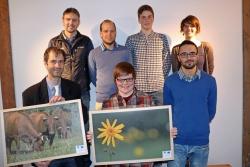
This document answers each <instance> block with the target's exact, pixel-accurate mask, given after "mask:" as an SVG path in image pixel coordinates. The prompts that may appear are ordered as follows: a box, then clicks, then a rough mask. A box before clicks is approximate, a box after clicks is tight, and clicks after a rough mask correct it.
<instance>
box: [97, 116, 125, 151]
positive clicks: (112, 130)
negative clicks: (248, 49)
mask: <svg viewBox="0 0 250 167" xmlns="http://www.w3.org/2000/svg"><path fill="white" fill-rule="evenodd" d="M116 122H117V119H115V120H114V122H113V123H112V125H111V124H110V122H109V119H106V123H104V122H102V126H103V128H98V130H99V131H100V132H101V133H100V134H99V135H98V136H97V138H98V139H100V138H104V139H103V140H102V144H105V143H107V146H109V144H110V143H112V146H113V147H115V139H118V140H121V141H122V140H124V136H122V135H121V134H120V133H121V132H122V129H123V128H124V127H125V125H124V124H122V123H121V124H119V125H117V126H116Z"/></svg>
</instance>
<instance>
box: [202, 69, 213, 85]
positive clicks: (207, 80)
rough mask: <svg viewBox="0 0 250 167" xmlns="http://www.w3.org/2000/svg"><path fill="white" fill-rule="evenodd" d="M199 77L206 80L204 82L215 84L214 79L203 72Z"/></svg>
mask: <svg viewBox="0 0 250 167" xmlns="http://www.w3.org/2000/svg"><path fill="white" fill-rule="evenodd" d="M201 77H203V78H204V79H205V80H206V81H205V82H210V83H212V84H216V80H215V78H214V77H213V76H212V75H209V74H207V73H206V72H204V71H201Z"/></svg>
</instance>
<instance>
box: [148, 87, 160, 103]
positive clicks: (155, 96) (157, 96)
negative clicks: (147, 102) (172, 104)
mask: <svg viewBox="0 0 250 167" xmlns="http://www.w3.org/2000/svg"><path fill="white" fill-rule="evenodd" d="M146 93H147V94H148V95H150V96H151V97H152V100H153V103H154V105H155V106H161V105H163V91H162V90H159V91H155V92H146Z"/></svg>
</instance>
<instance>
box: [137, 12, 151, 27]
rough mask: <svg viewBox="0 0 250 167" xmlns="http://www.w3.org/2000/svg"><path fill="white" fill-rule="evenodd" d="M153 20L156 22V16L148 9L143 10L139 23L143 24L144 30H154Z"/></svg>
mask: <svg viewBox="0 0 250 167" xmlns="http://www.w3.org/2000/svg"><path fill="white" fill-rule="evenodd" d="M153 22H154V16H153V14H152V13H151V12H150V11H148V10H145V11H143V12H142V14H141V15H140V16H139V23H140V24H141V29H142V30H145V31H149V30H152V26H153Z"/></svg>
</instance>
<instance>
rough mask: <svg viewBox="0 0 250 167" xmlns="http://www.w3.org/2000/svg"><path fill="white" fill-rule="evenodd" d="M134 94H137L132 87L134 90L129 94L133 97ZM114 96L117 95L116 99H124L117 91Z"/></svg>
mask: <svg viewBox="0 0 250 167" xmlns="http://www.w3.org/2000/svg"><path fill="white" fill-rule="evenodd" d="M136 94H137V89H136V88H134V91H133V93H132V94H131V95H130V96H131V97H133V96H136ZM116 96H117V99H118V100H119V99H124V98H123V97H122V96H120V95H119V93H118V92H117V93H116Z"/></svg>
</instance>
